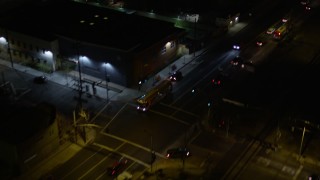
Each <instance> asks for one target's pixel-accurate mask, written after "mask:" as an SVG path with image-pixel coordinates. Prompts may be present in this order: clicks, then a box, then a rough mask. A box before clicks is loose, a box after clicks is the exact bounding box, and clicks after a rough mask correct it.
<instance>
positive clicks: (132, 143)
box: [101, 132, 166, 158]
mask: <svg viewBox="0 0 320 180" xmlns="http://www.w3.org/2000/svg"><path fill="white" fill-rule="evenodd" d="M101 134H103V135H105V136H109V137H111V138H114V139H117V140H119V141H122V142H125V143H127V144H130V145H132V146H135V147H138V148H140V149H142V150H145V151H150V148H146V147H144V146H141V145H139V144H137V143H134V142H131V141H128V140H126V139H123V138H121V137H118V136H114V135H112V134H108V133H104V132H101ZM110 149H111V148H110ZM155 153H156V155H157V156H159V157H162V158H166V157H165V156H164V155H163V154H160V153H158V152H155Z"/></svg>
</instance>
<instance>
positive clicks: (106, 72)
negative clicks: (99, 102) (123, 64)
mask: <svg viewBox="0 0 320 180" xmlns="http://www.w3.org/2000/svg"><path fill="white" fill-rule="evenodd" d="M108 64H109V63H105V76H106V89H107V102H109V86H108V83H109V81H110V79H109V78H108V70H107V66H108Z"/></svg>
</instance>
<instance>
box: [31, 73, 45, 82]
mask: <svg viewBox="0 0 320 180" xmlns="http://www.w3.org/2000/svg"><path fill="white" fill-rule="evenodd" d="M33 82H34V83H36V84H44V83H46V82H47V77H46V76H44V75H42V76H36V77H34V78H33Z"/></svg>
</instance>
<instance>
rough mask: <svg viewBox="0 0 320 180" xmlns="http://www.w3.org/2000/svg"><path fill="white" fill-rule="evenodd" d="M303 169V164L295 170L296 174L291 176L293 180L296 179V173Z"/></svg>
mask: <svg viewBox="0 0 320 180" xmlns="http://www.w3.org/2000/svg"><path fill="white" fill-rule="evenodd" d="M302 169H303V165H300V167H299V169H298V170H297V171H296V174H295V175H294V176H293V178H292V179H293V180H296V179H297V177H298V175H299V174H300V173H301V170H302Z"/></svg>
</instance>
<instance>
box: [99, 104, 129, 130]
mask: <svg viewBox="0 0 320 180" xmlns="http://www.w3.org/2000/svg"><path fill="white" fill-rule="evenodd" d="M127 104H128V103H126V104H125V105H123V106H122V108H121V109H120V110H119V111H118V112H117V114H116V115H114V116H113V118H112V119H111V120H110V121H109V122H108V123H107V124H106V125H105V127H104V128H103V129H102V130H101V131H100V133H101V132H104V131H105V129H107V127H108V126H109V125H110V124H111V123H112V121H113V120H114V119H115V118H116V117H117V116H118V114H120V112H121V111H122V109H124V108H125V107H126V106H127ZM103 109H105V108H103Z"/></svg>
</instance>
